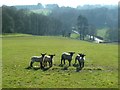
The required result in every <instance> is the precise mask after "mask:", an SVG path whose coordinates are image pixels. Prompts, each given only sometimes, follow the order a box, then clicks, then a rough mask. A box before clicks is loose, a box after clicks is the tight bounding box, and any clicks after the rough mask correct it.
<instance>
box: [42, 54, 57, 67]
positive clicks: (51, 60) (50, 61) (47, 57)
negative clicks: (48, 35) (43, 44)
mask: <svg viewBox="0 0 120 90" xmlns="http://www.w3.org/2000/svg"><path fill="white" fill-rule="evenodd" d="M54 56H55V54H54V55H46V56H45V57H44V60H43V63H44V67H45V66H47V62H48V63H49V67H52V65H53V57H54Z"/></svg>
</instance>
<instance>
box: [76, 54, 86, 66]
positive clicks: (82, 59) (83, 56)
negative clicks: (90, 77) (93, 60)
mask: <svg viewBox="0 0 120 90" xmlns="http://www.w3.org/2000/svg"><path fill="white" fill-rule="evenodd" d="M85 56H86V55H85V54H82V53H79V54H78V55H77V56H76V57H75V64H76V61H77V60H78V62H79V65H80V68H83V67H84V60H85Z"/></svg>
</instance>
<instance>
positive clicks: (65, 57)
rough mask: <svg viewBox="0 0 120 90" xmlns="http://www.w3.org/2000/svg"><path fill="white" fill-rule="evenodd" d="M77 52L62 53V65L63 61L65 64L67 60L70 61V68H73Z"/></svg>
mask: <svg viewBox="0 0 120 90" xmlns="http://www.w3.org/2000/svg"><path fill="white" fill-rule="evenodd" d="M74 53H75V52H68V53H67V52H64V53H62V56H61V65H62V61H63V60H64V64H65V60H68V61H69V66H71V61H72V56H73V54H74Z"/></svg>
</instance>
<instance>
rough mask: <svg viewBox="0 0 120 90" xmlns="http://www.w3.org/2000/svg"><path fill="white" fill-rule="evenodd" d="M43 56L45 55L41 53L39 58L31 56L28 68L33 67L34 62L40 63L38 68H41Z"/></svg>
mask: <svg viewBox="0 0 120 90" xmlns="http://www.w3.org/2000/svg"><path fill="white" fill-rule="evenodd" d="M45 55H46V53H45V54H42V53H41V56H32V58H31V62H30V67H33V63H34V62H40V67H41V68H43V66H42V62H43V58H44V56H45Z"/></svg>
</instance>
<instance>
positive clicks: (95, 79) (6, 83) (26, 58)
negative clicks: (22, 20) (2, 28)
mask: <svg viewBox="0 0 120 90" xmlns="http://www.w3.org/2000/svg"><path fill="white" fill-rule="evenodd" d="M68 51H74V52H75V54H74V55H73V60H72V61H71V66H70V67H68V66H69V64H68V61H66V65H68V66H66V65H65V66H63V67H61V66H59V64H60V61H61V60H60V59H61V55H62V53H63V52H68ZM41 53H47V54H55V57H54V58H53V66H52V67H51V68H48V69H46V70H41V69H39V65H40V64H39V63H38V62H35V63H34V64H33V66H34V68H27V67H28V66H29V64H30V61H31V56H40V55H41ZM77 53H84V54H85V55H86V60H85V66H84V68H83V69H82V70H81V71H79V72H76V69H77V68H76V67H74V66H73V64H74V62H75V57H76V55H77ZM2 64H3V65H2V66H3V69H2V87H3V88H118V46H117V45H113V44H112V45H110V44H95V43H90V42H85V41H80V40H75V39H70V38H63V37H57V36H29V37H28V36H27V37H17V36H15V37H3V39H2ZM64 67H67V70H64V69H63V68H64Z"/></svg>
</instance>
